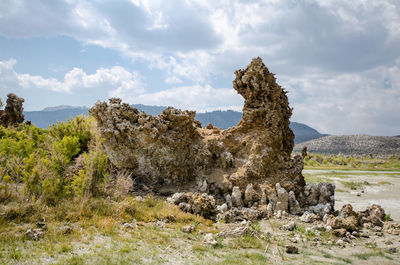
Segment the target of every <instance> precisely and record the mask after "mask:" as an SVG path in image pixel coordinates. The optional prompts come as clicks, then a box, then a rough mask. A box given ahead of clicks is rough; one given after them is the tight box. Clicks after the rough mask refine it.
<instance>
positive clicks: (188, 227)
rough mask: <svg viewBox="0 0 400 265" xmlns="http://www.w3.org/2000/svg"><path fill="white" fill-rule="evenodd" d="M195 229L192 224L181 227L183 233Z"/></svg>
mask: <svg viewBox="0 0 400 265" xmlns="http://www.w3.org/2000/svg"><path fill="white" fill-rule="evenodd" d="M195 230H196V227H195V226H194V225H187V226H184V227H182V232H184V233H192V232H194V231H195Z"/></svg>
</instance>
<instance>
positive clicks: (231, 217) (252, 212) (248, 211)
mask: <svg viewBox="0 0 400 265" xmlns="http://www.w3.org/2000/svg"><path fill="white" fill-rule="evenodd" d="M265 216H266V214H265V212H263V211H261V210H258V209H253V208H245V207H240V208H236V207H234V208H232V209H230V210H229V211H226V212H225V213H222V214H218V215H217V220H224V221H225V222H227V223H234V222H241V221H256V220H258V219H261V218H263V217H265Z"/></svg>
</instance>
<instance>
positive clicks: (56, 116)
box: [24, 104, 326, 143]
mask: <svg viewBox="0 0 400 265" xmlns="http://www.w3.org/2000/svg"><path fill="white" fill-rule="evenodd" d="M131 106H132V107H134V108H137V109H138V110H140V111H144V112H146V113H147V114H151V115H153V116H156V115H158V114H159V113H160V112H161V111H163V110H164V109H165V108H166V107H163V106H148V105H142V104H133V105H131ZM88 110H89V109H88V108H87V107H73V106H67V105H62V106H56V107H48V108H45V109H43V110H41V111H25V112H24V114H25V120H30V121H31V122H32V123H33V124H35V125H36V126H38V127H41V128H47V127H48V126H49V125H51V124H55V123H57V121H66V120H68V119H71V118H74V117H76V116H77V115H81V114H83V115H88ZM241 118H242V113H241V112H238V111H232V110H227V111H221V110H217V111H212V112H205V113H197V114H196V119H197V120H198V121H200V122H201V123H202V125H203V127H205V126H206V125H207V124H208V123H212V124H213V125H214V126H217V127H220V128H222V129H227V128H230V127H232V126H235V125H237V124H238V123H239V121H240V119H241ZM290 128H291V129H292V130H293V132H294V134H295V136H296V137H295V143H300V142H304V141H307V140H310V139H316V138H320V137H323V136H326V134H320V133H319V132H318V131H317V130H315V129H313V128H311V127H309V126H307V125H305V124H302V123H298V122H291V123H290Z"/></svg>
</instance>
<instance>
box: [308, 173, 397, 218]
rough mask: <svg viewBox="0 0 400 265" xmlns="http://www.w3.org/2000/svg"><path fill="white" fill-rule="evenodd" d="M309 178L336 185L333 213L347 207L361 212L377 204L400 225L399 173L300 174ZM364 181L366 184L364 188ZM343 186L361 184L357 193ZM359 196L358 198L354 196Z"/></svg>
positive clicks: (356, 190)
mask: <svg viewBox="0 0 400 265" xmlns="http://www.w3.org/2000/svg"><path fill="white" fill-rule="evenodd" d="M303 174H304V175H305V177H306V179H307V177H308V176H310V177H311V178H312V177H314V178H315V177H317V178H318V179H319V180H321V181H324V180H327V181H329V182H331V183H334V184H335V185H336V192H335V209H337V210H340V209H341V207H342V206H343V205H344V204H346V203H350V204H351V205H353V208H354V209H356V210H358V211H361V210H364V209H365V208H366V207H367V206H368V205H371V204H379V205H381V206H382V207H383V208H384V209H385V212H386V213H387V214H388V213H389V214H390V216H391V217H392V218H393V219H394V220H395V221H400V171H360V170H303ZM364 181H366V182H367V183H365V184H363V183H364ZM343 182H357V183H362V184H361V185H360V186H361V187H358V188H357V189H355V190H351V189H349V188H347V187H346V186H345V185H344V184H343ZM357 195H359V196H357Z"/></svg>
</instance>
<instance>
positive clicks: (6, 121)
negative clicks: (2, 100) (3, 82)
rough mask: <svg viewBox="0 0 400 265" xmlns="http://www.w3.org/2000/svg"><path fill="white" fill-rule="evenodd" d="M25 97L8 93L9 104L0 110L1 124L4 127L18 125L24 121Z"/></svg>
mask: <svg viewBox="0 0 400 265" xmlns="http://www.w3.org/2000/svg"><path fill="white" fill-rule="evenodd" d="M23 103H24V99H23V98H20V97H17V96H16V95H15V94H13V93H10V94H8V95H7V105H6V107H5V109H4V110H0V125H3V126H4V127H8V126H17V125H18V124H20V123H23V122H24V114H23V113H22V112H23V111H24V108H23V107H22V104H23Z"/></svg>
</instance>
